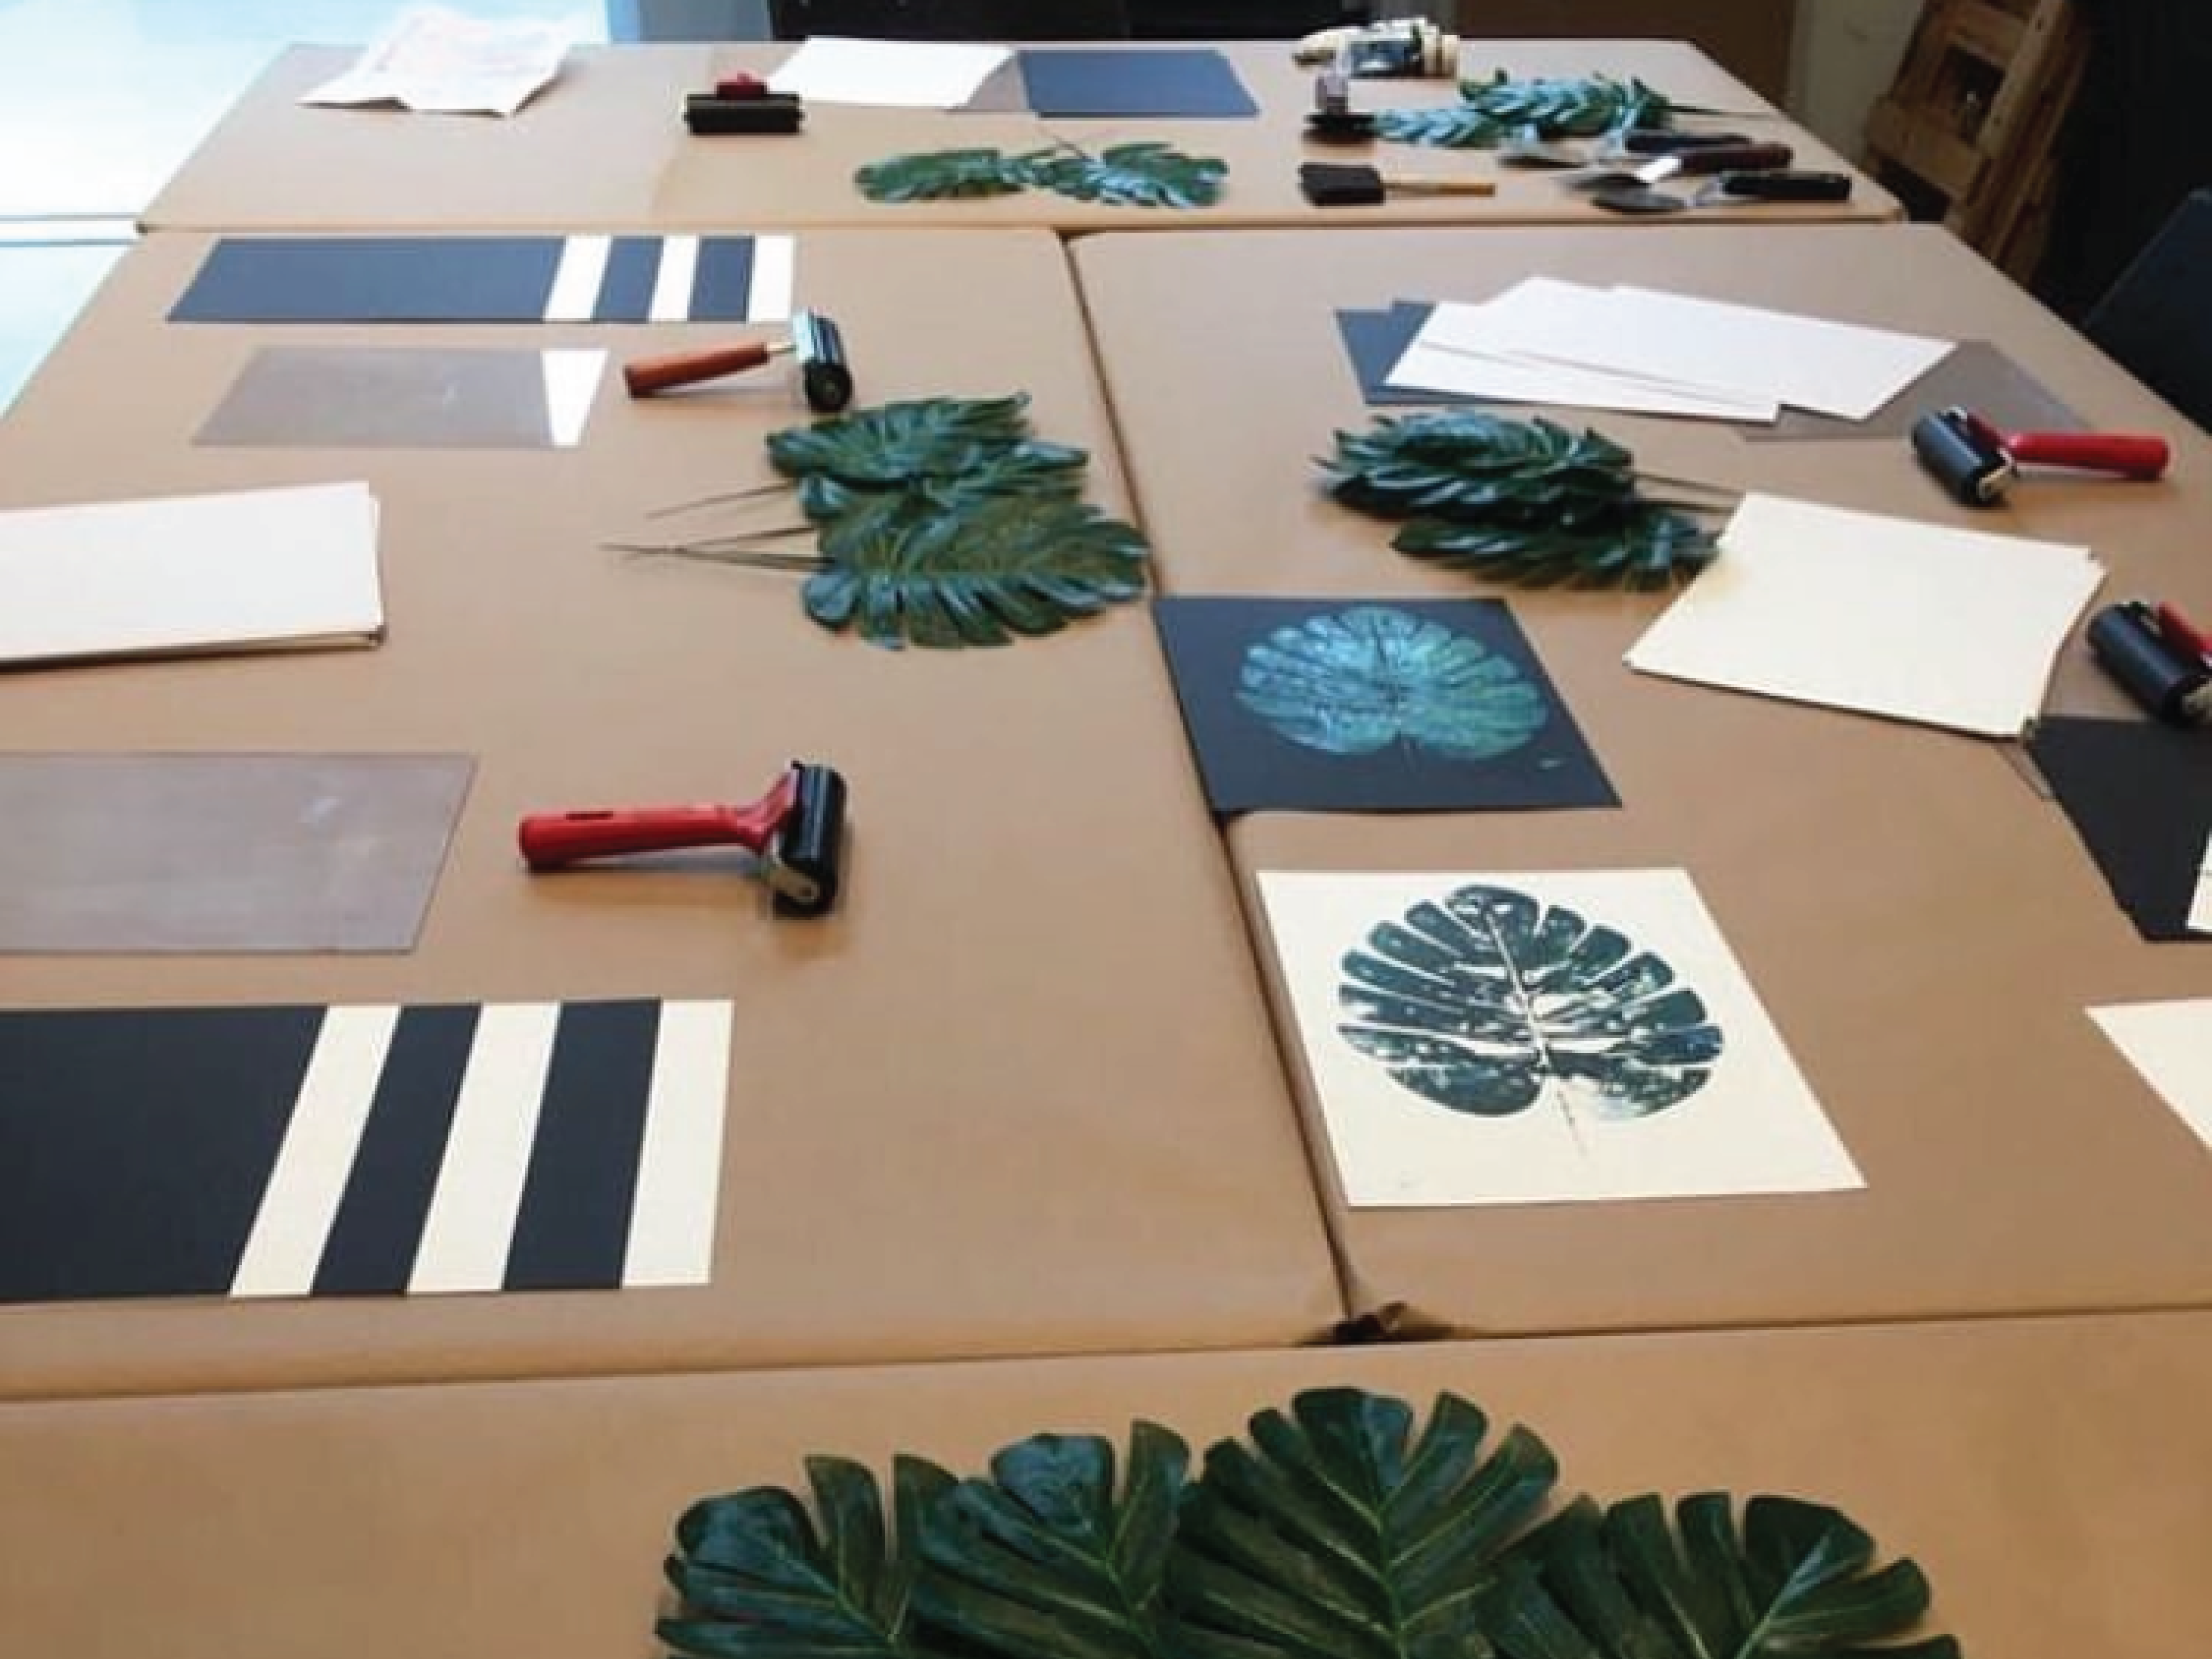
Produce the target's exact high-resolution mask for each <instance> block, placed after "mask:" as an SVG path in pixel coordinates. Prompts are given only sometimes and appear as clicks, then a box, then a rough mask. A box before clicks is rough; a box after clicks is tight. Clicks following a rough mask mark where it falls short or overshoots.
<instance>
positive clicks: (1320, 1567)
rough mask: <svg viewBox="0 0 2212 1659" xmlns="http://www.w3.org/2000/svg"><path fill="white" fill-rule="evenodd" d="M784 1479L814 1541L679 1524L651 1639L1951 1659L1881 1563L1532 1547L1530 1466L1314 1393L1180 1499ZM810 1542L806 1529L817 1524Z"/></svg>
mask: <svg viewBox="0 0 2212 1659" xmlns="http://www.w3.org/2000/svg"><path fill="white" fill-rule="evenodd" d="M893 1468H894V1473H893V1477H892V1507H893V1514H892V1516H891V1517H890V1522H889V1523H888V1524H887V1523H886V1518H885V1516H884V1500H883V1498H882V1495H881V1494H880V1493H879V1492H878V1488H877V1486H876V1483H875V1480H874V1479H873V1478H872V1476H871V1475H870V1474H869V1473H868V1472H867V1471H866V1469H865V1468H861V1467H860V1465H858V1464H854V1463H852V1462H847V1461H845V1460H844V1459H842V1458H834V1457H814V1458H810V1459H808V1460H807V1463H806V1471H807V1479H808V1481H809V1484H810V1486H811V1492H812V1498H813V1504H812V1514H810V1512H809V1509H808V1506H807V1504H805V1503H804V1502H803V1501H802V1500H801V1499H800V1498H798V1497H796V1496H794V1495H793V1494H792V1493H790V1492H784V1491H782V1490H781V1489H778V1488H774V1487H763V1488H756V1489H754V1490H751V1491H747V1492H737V1493H733V1494H730V1495H727V1496H724V1497H718V1498H708V1499H705V1500H703V1501H702V1502H701V1503H698V1504H693V1505H692V1506H691V1508H690V1510H687V1511H685V1513H684V1516H683V1518H682V1519H681V1520H680V1521H679V1522H678V1526H677V1546H678V1547H677V1552H676V1553H675V1554H673V1555H672V1556H671V1558H670V1559H669V1562H668V1567H667V1576H668V1579H669V1582H670V1583H671V1584H672V1585H673V1586H674V1587H675V1589H676V1592H677V1595H678V1608H677V1611H676V1612H675V1613H672V1614H671V1615H670V1616H669V1617H667V1618H665V1619H664V1620H661V1621H660V1624H659V1632H660V1635H661V1638H662V1639H663V1640H664V1641H665V1642H666V1643H667V1644H669V1645H670V1646H671V1648H672V1649H674V1650H675V1651H676V1652H677V1653H678V1654H679V1655H682V1656H685V1659H1958V1646H1957V1644H1956V1643H1954V1641H1952V1640H1951V1639H1950V1638H1948V1637H1942V1636H1937V1637H1929V1638H1922V1639H1920V1640H1918V1641H1917V1642H1908V1643H1902V1644H1900V1643H1899V1642H1898V1641H1897V1639H1896V1638H1903V1637H1906V1636H1908V1635H1909V1634H1910V1633H1911V1630H1912V1627H1913V1626H1915V1625H1916V1624H1917V1622H1918V1621H1919V1620H1921V1619H1922V1618H1923V1615H1924V1613H1925V1611H1926V1608H1927V1607H1928V1603H1929V1591H1928V1586H1927V1583H1926V1582H1925V1581H1924V1580H1923V1578H1922V1577H1921V1575H1920V1572H1919V1570H1918V1569H1917V1567H1915V1566H1914V1565H1912V1563H1911V1561H1909V1560H1905V1561H1897V1562H1893V1563H1892V1564H1890V1565H1886V1566H1881V1567H1876V1566H1875V1547H1874V1544H1873V1541H1871V1540H1870V1539H1869V1538H1868V1537H1867V1535H1866V1534H1864V1533H1863V1532H1862V1531H1861V1530H1860V1529H1859V1528H1857V1527H1856V1526H1854V1525H1853V1524H1852V1523H1851V1522H1850V1521H1849V1520H1847V1519H1846V1518H1845V1517H1844V1516H1842V1515H1841V1514H1839V1513H1838V1511H1836V1510H1832V1509H1829V1508H1826V1507H1825V1506H1823V1505H1821V1504H1815V1503H1809V1502H1806V1501H1804V1500H1802V1499H1798V1498H1782V1497H1755V1498H1752V1499H1751V1500H1750V1501H1749V1503H1748V1504H1746V1505H1745V1506H1744V1509H1743V1515H1742V1522H1741V1529H1740V1530H1739V1528H1738V1525H1737V1522H1736V1520H1735V1506H1734V1504H1732V1502H1731V1500H1730V1499H1729V1498H1728V1497H1727V1496H1725V1495H1724V1494H1721V1493H1717V1492H1705V1493H1700V1494H1698V1495H1697V1496H1694V1497H1691V1498H1685V1499H1684V1500H1682V1502H1681V1503H1680V1504H1679V1505H1678V1506H1677V1507H1676V1509H1675V1510H1674V1518H1673V1524H1672V1526H1671V1527H1670V1525H1669V1520H1668V1512H1667V1510H1666V1509H1665V1508H1664V1506H1663V1505H1662V1503H1661V1500H1660V1499H1659V1498H1656V1497H1643V1498H1631V1499H1629V1500H1628V1501H1627V1502H1626V1503H1620V1504H1614V1505H1613V1507H1612V1508H1611V1509H1609V1510H1601V1509H1600V1508H1599V1506H1598V1505H1597V1504H1595V1503H1593V1502H1592V1501H1591V1500H1589V1499H1588V1498H1575V1499H1573V1500H1572V1501H1571V1502H1570V1503H1568V1504H1566V1505H1565V1507H1564V1508H1562V1509H1559V1510H1556V1512H1554V1513H1553V1514H1552V1515H1551V1516H1550V1518H1549V1519H1541V1518H1540V1517H1541V1514H1542V1512H1543V1511H1544V1510H1546V1509H1547V1506H1548V1505H1550V1504H1551V1502H1552V1494H1553V1490H1554V1487H1555V1485H1556V1483H1557V1480H1558V1468H1557V1464H1556V1462H1555V1460H1554V1459H1553V1455H1552V1454H1551V1452H1550V1451H1549V1450H1548V1449H1546V1447H1545V1446H1544V1444H1543V1443H1542V1442H1541V1440H1539V1439H1538V1438H1537V1437H1535V1436H1534V1435H1533V1434H1531V1433H1529V1432H1528V1431H1526V1430H1524V1429H1520V1428H1514V1429H1510V1430H1509V1431H1506V1432H1504V1433H1503V1434H1499V1435H1493V1434H1492V1431H1491V1425H1490V1423H1489V1422H1488V1420H1487V1419H1486V1417H1485V1416H1484V1414H1483V1413H1482V1412H1481V1411H1480V1409H1479V1408H1478V1407H1475V1406H1474V1405H1473V1404H1471V1403H1469V1402H1468V1401H1465V1400H1462V1399H1461V1398H1460V1397H1458V1396H1457V1395H1451V1394H1445V1395H1441V1396H1439V1397H1438V1399H1437V1401H1436V1403H1435V1405H1434V1406H1433V1407H1431V1410H1430V1412H1429V1413H1428V1417H1427V1420H1426V1422H1425V1424H1417V1421H1416V1413H1415V1412H1414V1410H1413V1407H1411V1406H1409V1405H1407V1403H1406V1402H1405V1401H1400V1400H1396V1399H1393V1398H1391V1397H1390V1396H1389V1395H1377V1394H1370V1393H1367V1392H1365V1391H1364V1390H1362V1389H1351V1388H1335V1389H1315V1390H1312V1391H1310V1392H1308V1393H1304V1394H1301V1395H1297V1397H1296V1398H1295V1399H1293V1400H1292V1401H1291V1404H1290V1407H1289V1409H1288V1411H1287V1412H1285V1411H1281V1410H1273V1409H1270V1410H1265V1411H1261V1412H1260V1413H1257V1414H1256V1415H1255V1416H1254V1417H1252V1418H1251V1419H1249V1424H1248V1433H1247V1434H1246V1435H1245V1436H1231V1437H1227V1438H1225V1439H1223V1440H1220V1441H1218V1442H1217V1443H1214V1444H1213V1445H1212V1446H1211V1447H1209V1448H1208V1449H1207V1450H1206V1455H1205V1457H1204V1459H1203V1461H1202V1465H1201V1469H1200V1473H1199V1474H1198V1475H1197V1476H1196V1477H1195V1478H1192V1477H1191V1476H1190V1474H1189V1453H1188V1449H1187V1448H1186V1446H1185V1445H1184V1443H1183V1442H1182V1440H1181V1439H1180V1438H1179V1437H1177V1436H1176V1435H1175V1434H1174V1433H1173V1432H1171V1431H1169V1430H1167V1429H1164V1428H1161V1427H1158V1426H1156V1425H1152V1424H1147V1423H1139V1424H1136V1425H1134V1426H1133V1429H1132V1430H1131V1432H1130V1437H1129V1440H1128V1443H1127V1451H1126V1453H1125V1454H1122V1455H1118V1456H1117V1453H1116V1448H1115V1446H1114V1445H1113V1444H1112V1443H1109V1442H1108V1441H1106V1440H1103V1439H1099V1438H1097V1437H1091V1436H1087V1435H1053V1434H1046V1435H1038V1436H1036V1437H1032V1438H1030V1439H1027V1440H1023V1441H1019V1442H1017V1443H1014V1444H1012V1445H1010V1446H1008V1447H1006V1448H1005V1449H1003V1450H1001V1451H1000V1452H999V1453H998V1454H997V1455H995V1456H994V1457H993V1458H992V1460H991V1462H990V1467H989V1470H988V1473H987V1474H985V1475H983V1476H981V1477H979V1478H976V1479H974V1480H955V1479H954V1478H953V1477H952V1476H951V1474H947V1473H946V1472H945V1471H944V1470H943V1469H940V1468H938V1467H937V1466H936V1465H935V1464H933V1463H931V1462H927V1461H925V1460H923V1459H921V1458H915V1457H910V1456H904V1455H902V1456H900V1457H899V1458H898V1459H896V1462H895V1463H894V1466H893ZM817 1516H818V1517H819V1518H818V1520H817V1518H816V1517H817Z"/></svg>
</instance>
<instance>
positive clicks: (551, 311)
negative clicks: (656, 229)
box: [545, 236, 614, 323]
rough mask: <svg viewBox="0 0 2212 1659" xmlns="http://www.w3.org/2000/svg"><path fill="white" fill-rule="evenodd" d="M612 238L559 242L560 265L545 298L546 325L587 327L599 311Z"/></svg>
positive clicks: (580, 238)
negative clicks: (595, 312)
mask: <svg viewBox="0 0 2212 1659" xmlns="http://www.w3.org/2000/svg"><path fill="white" fill-rule="evenodd" d="M613 247H614V238H613V237H611V236H568V237H564V238H562V242H561V263H560V264H558V265H556V267H555V268H554V271H553V289H552V292H550V294H548V295H546V296H545V321H547V322H549V323H588V322H590V321H591V320H592V313H593V312H594V311H596V310H597V309H598V307H599V284H600V283H604V282H605V280H606V276H607V255H608V253H609V252H611V250H612V248H613Z"/></svg>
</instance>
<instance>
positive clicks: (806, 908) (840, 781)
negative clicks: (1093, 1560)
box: [769, 761, 845, 916]
mask: <svg viewBox="0 0 2212 1659" xmlns="http://www.w3.org/2000/svg"><path fill="white" fill-rule="evenodd" d="M792 773H793V778H794V780H795V782H796V785H797V788H796V793H795V796H794V799H793V804H792V808H791V815H790V817H787V818H786V819H785V820H784V821H783V825H782V827H781V829H779V830H778V831H777V832H776V837H775V847H774V848H772V849H771V850H770V853H769V856H770V858H772V859H773V860H775V863H777V864H779V865H781V866H783V868H784V869H786V870H787V871H790V872H792V873H793V874H795V875H797V876H799V877H801V878H803V879H804V882H805V884H807V885H808V886H810V887H811V890H812V893H813V896H811V897H807V896H805V895H804V894H803V893H800V892H798V891H794V890H793V884H787V883H786V882H784V881H781V880H778V879H776V878H774V877H771V878H770V879H769V887H770V888H771V890H773V891H774V893H775V912H776V914H777V915H784V916H818V915H822V914H823V913H824V912H825V911H827V910H828V909H829V908H830V907H831V906H832V905H834V904H835V903H836V902H837V889H838V886H839V884H840V881H841V879H842V876H843V874H844V864H845V780H844V777H843V775H842V774H841V773H839V772H838V771H837V769H836V768H835V767H830V766H823V765H818V764H816V763H811V762H806V761H794V762H793V763H792Z"/></svg>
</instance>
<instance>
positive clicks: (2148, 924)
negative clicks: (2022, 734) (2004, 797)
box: [2027, 716, 2212, 943]
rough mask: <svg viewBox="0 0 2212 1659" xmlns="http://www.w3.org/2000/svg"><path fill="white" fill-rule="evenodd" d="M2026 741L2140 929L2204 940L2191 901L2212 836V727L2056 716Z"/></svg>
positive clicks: (2157, 936) (2162, 936) (2038, 726)
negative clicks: (2193, 922) (2192, 919)
mask: <svg viewBox="0 0 2212 1659" xmlns="http://www.w3.org/2000/svg"><path fill="white" fill-rule="evenodd" d="M2027 748H2028V752H2029V754H2031V755H2033V757H2035V764H2036V766H2037V768H2038V769H2039V770H2040V771H2041V772H2042V774H2043V775H2044V778H2045V781H2048V782H2049V783H2050V785H2051V789H2052V790H2053V791H2054V792H2055V793H2057V797H2058V804H2059V805H2061V806H2063V808H2065V810H2066V816H2067V817H2069V818H2071V819H2072V820H2073V821H2074V829H2075V833H2076V834H2078V835H2079V836H2081V840H2082V842H2083V844H2084V845H2085V846H2087V848H2088V849H2089V855H2090V856H2091V857H2092V858H2093V859H2095V860H2096V861H2097V867H2098V868H2099V869H2100V870H2101V871H2102V872H2104V876H2105V880H2106V884H2108V885H2109V886H2110V887H2111V888H2112V896H2113V897H2114V898H2116V899H2118V901H2119V904H2120V908H2122V909H2123V910H2125V911H2126V912H2127V913H2128V915H2129V916H2130V917H2131V918H2132V919H2133V920H2134V922H2135V924H2136V932H2137V933H2141V934H2142V936H2143V937H2144V938H2145V939H2194V940H2197V941H2198V942H2200V943H2201V942H2203V941H2204V939H2206V937H2207V936H2206V935H2204V934H2202V933H2191V931H2190V927H2189V911H2190V907H2191V904H2192V903H2194V902H2195V900H2196V896H2197V872H2198V871H2199V870H2200V869H2201V868H2202V867H2203V862H2204V844H2205V841H2206V839H2207V837H2208V836H2212V732H2201V731H2194V730H2184V729H2182V728H2180V727H2179V726H2160V725H2158V724H2157V723H2155V722H2154V721H2151V720H2083V719H2079V718H2076V717H2073V716H2053V717H2051V718H2050V719H2048V720H2040V721H2039V722H2037V724H2036V727H2035V729H2034V731H2033V732H2031V733H2030V734H2029V736H2028V739H2027Z"/></svg>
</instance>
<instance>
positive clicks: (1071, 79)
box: [1017, 47, 1260, 120]
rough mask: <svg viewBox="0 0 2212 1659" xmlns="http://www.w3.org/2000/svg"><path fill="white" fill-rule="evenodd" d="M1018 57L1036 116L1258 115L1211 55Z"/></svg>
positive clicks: (1102, 52)
mask: <svg viewBox="0 0 2212 1659" xmlns="http://www.w3.org/2000/svg"><path fill="white" fill-rule="evenodd" d="M1017 56H1018V61H1019V62H1020V64H1021V67H1022V81H1023V83H1024V86H1026V87H1027V88H1028V89H1029V100H1030V109H1031V110H1032V111H1033V112H1036V114H1039V115H1043V116H1066V117H1078V116H1100V117H1106V118H1121V117H1137V116H1143V117H1150V118H1157V119H1182V120H1188V119H1194V118H1204V117H1216V116H1219V117H1243V116H1251V115H1257V114H1258V113H1259V112H1260V106H1259V105H1257V104H1256V103H1255V102H1254V101H1253V100H1252V94H1250V93H1249V92H1247V91H1246V90H1245V89H1244V83H1243V82H1242V81H1239V80H1238V79H1237V71H1236V70H1235V69H1234V68H1233V67H1231V64H1230V62H1229V60H1228V59H1227V58H1225V57H1223V56H1222V55H1221V53H1219V52H1215V51H1212V50H1211V49H1209V48H1204V47H1188V48H1185V47H1169V48H1165V49H1163V50H1158V51H1140V50H1134V49H1128V48H1123V49H1121V50H1113V49H1107V48H1085V49H1083V50H1079V51H1073V52H1063V51H1054V50H1051V49H1048V48H1047V49H1024V51H1022V52H1019V53H1018V54H1017Z"/></svg>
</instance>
